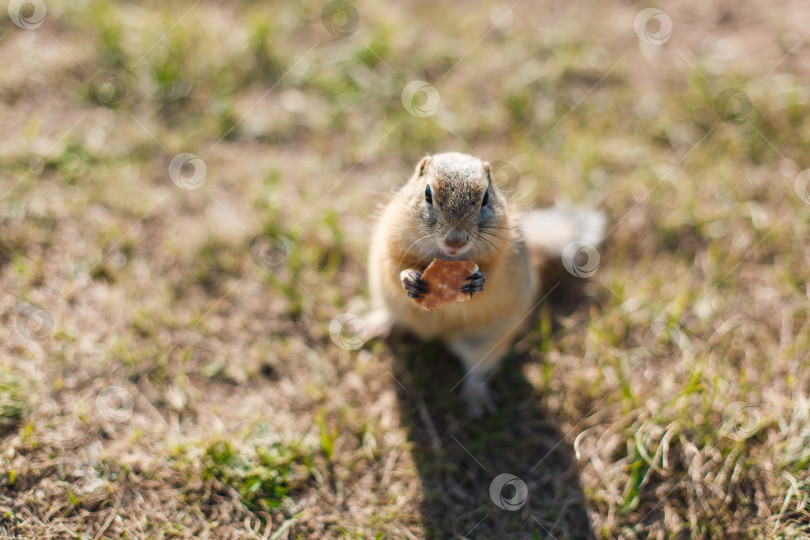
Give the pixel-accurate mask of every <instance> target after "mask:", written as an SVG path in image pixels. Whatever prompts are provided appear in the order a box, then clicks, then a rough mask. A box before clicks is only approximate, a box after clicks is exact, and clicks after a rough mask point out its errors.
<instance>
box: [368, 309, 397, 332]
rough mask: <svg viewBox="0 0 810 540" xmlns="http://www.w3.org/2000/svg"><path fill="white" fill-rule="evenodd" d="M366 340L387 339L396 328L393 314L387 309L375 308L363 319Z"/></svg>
mask: <svg viewBox="0 0 810 540" xmlns="http://www.w3.org/2000/svg"><path fill="white" fill-rule="evenodd" d="M363 322H364V323H365V325H366V339H385V338H387V337H388V335H389V334H390V333H391V330H392V329H393V327H394V321H393V320H392V319H391V314H390V313H389V312H388V310H387V309H385V308H382V307H380V308H375V309H373V310H372V311H370V312H369V313H367V314H366V315H365V316H364V317H363Z"/></svg>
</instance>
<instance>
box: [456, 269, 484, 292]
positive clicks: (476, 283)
mask: <svg viewBox="0 0 810 540" xmlns="http://www.w3.org/2000/svg"><path fill="white" fill-rule="evenodd" d="M464 280H465V281H469V283H467V284H466V285H464V286H463V287H462V288H461V292H466V293H470V294H472V293H477V292H481V291H483V290H484V283H486V282H487V277H486V276H485V275H484V273H483V272H481V271H480V270H478V271H477V272H474V273H473V274H472V275H470V276H467V277H466V278H464Z"/></svg>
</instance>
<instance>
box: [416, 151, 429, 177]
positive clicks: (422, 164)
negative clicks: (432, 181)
mask: <svg viewBox="0 0 810 540" xmlns="http://www.w3.org/2000/svg"><path fill="white" fill-rule="evenodd" d="M432 160H433V156H425V157H423V158H422V159H421V160H420V161H419V163H417V165H416V176H424V175H425V171H426V170H427V168H428V165H430V162H431V161H432Z"/></svg>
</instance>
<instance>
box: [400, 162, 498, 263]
mask: <svg viewBox="0 0 810 540" xmlns="http://www.w3.org/2000/svg"><path fill="white" fill-rule="evenodd" d="M403 191H405V195H406V197H407V200H408V203H407V206H408V215H409V216H410V217H411V218H412V219H413V220H414V221H415V223H414V225H415V227H413V229H414V233H415V234H417V235H418V237H419V238H420V239H421V242H416V243H415V244H414V246H413V247H414V248H415V249H419V253H420V255H423V256H426V257H428V258H431V257H436V258H440V259H446V260H464V259H470V260H476V258H488V257H489V256H490V255H491V254H494V252H497V251H499V249H500V247H501V242H503V241H504V240H506V239H507V238H509V228H510V225H511V224H510V223H509V218H508V216H509V212H508V208H507V203H506V199H505V197H504V196H503V194H502V193H501V191H500V190H499V189H498V187H497V186H495V185H494V184H493V183H492V172H491V168H490V165H489V163H488V162H486V161H482V160H480V159H478V158H477V157H474V156H470V155H467V154H460V153H456V152H447V153H442V154H435V155H432V156H427V157H425V158H423V159H422V160H421V161H420V162H419V164H418V165H417V166H416V170H415V171H414V175H413V177H411V179H410V180H409V181H408V183H407V184H406V186H405V189H404V190H403Z"/></svg>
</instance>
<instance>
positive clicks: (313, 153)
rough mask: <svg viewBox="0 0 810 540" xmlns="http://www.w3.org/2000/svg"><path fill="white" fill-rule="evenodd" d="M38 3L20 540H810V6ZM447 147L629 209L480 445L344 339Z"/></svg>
mask: <svg viewBox="0 0 810 540" xmlns="http://www.w3.org/2000/svg"><path fill="white" fill-rule="evenodd" d="M18 4H19V2H12V6H11V7H12V9H10V12H11V13H12V15H16V14H19V13H21V14H22V18H20V17H19V16H18V17H17V20H16V21H14V20H12V17H6V16H5V13H0V15H2V16H0V62H2V64H0V65H2V69H0V130H1V132H2V134H3V135H2V137H0V321H2V325H0V437H2V440H1V442H0V452H1V453H0V537H4V538H5V537H12V538H33V537H37V538H49V537H53V538H62V537H77V536H80V537H82V538H102V537H108V538H121V537H125V538H132V537H150V538H175V537H187V538H191V537H198V538H204V537H211V538H232V537H233V538H236V537H239V538H252V537H264V538H276V539H280V538H316V537H318V538H337V537H341V538H415V537H417V538H418V537H429V538H451V537H457V538H587V537H590V536H595V537H601V538H680V537H687V536H692V537H702V538H722V537H727V538H755V537H756V538H760V537H776V538H806V537H807V536H808V535H810V473H808V463H810V401H808V399H809V398H810V385H809V384H808V383H810V375H809V373H810V371H809V370H808V362H809V361H810V358H808V350H809V349H810V319H809V318H808V315H807V312H808V305H810V301H809V300H808V295H809V294H810V286H809V285H808V283H810V281H809V280H810V256H809V255H808V254H809V253H810V243H808V237H809V236H810V234H809V233H810V218H809V217H808V216H810V206H808V202H810V196H808V194H809V193H810V192H808V190H807V183H808V180H810V173H801V171H803V170H804V169H806V168H808V167H810V119H809V118H808V107H809V106H810V105H809V102H808V99H809V91H808V87H807V84H806V82H807V80H808V74H810V37H808V36H807V34H806V33H805V32H806V29H807V28H808V26H810V9H809V8H808V6H807V4H806V3H802V2H799V1H787V0H786V1H783V2H780V3H778V5H772V4H770V3H767V2H764V1H747V0H746V1H745V2H742V3H733V2H716V3H709V4H704V3H699V2H695V1H691V0H685V1H683V2H678V3H676V2H664V3H662V4H661V5H659V6H656V7H659V8H660V9H662V10H663V11H664V12H665V13H664V15H663V18H662V17H661V16H658V17H657V19H655V20H652V21H650V23H649V25H647V26H645V25H644V24H643V22H644V21H643V20H642V21H641V23H642V24H641V25H640V26H639V25H636V28H635V29H634V21H636V17H637V15H638V14H639V13H640V12H641V11H642V9H644V8H647V7H651V6H648V5H646V4H644V5H642V4H635V3H628V4H625V3H621V2H617V3H613V4H614V5H609V4H606V3H605V4H602V3H594V4H592V3H584V2H576V3H572V4H565V3H562V2H543V3H540V4H538V3H535V2H532V3H530V2H518V5H517V6H516V7H514V9H513V10H511V11H510V8H511V7H512V5H511V4H509V3H497V2H494V1H489V0H486V1H484V0H482V1H475V2H471V3H465V4H464V5H463V7H462V4H458V5H456V4H452V3H451V4H445V5H439V4H438V3H434V2H394V3H392V4H379V3H376V4H375V3H372V2H365V1H364V2H358V3H356V4H355V5H354V7H353V8H351V7H349V8H347V7H346V6H345V5H338V4H330V5H329V6H328V7H327V4H326V3H325V2H312V1H306V2H303V3H293V2H277V3H267V2H251V1H243V2H238V3H237V2H220V3H217V2H214V1H209V0H201V1H198V2H196V3H191V2H180V3H177V2H133V3H120V4H119V3H115V2H111V1H104V0H87V1H82V2H68V1H64V0H45V3H44V4H41V3H40V4H41V5H44V6H46V15H45V18H44V21H39V22H38V19H39V18H40V15H41V13H39V12H38V11H36V9H34V8H35V7H36V4H37V3H33V4H32V3H29V4H26V5H25V6H23V7H22V8H21V11H20V10H17V11H15V9H16V7H15V6H16V5H18ZM647 14H649V12H647ZM26 19H27V21H28V22H26ZM668 21H671V22H672V27H671V35H669V36H668V38H667V36H666V34H667V31H668V29H669V27H668V25H667V22H668ZM15 23H19V24H15ZM39 23H41V25H39ZM25 25H28V26H32V28H29V29H23V28H21V27H20V26H25ZM637 32H638V33H637ZM645 41H646V42H648V43H645ZM656 43H658V44H656ZM412 81H425V82H426V83H428V84H430V85H431V86H430V87H427V89H425V88H423V86H424V85H422V86H420V83H416V86H417V87H420V88H423V89H422V91H421V92H417V93H416V94H415V95H414V96H410V95H408V94H407V93H406V94H405V96H404V97H403V89H405V88H406V86H407V85H408V84H409V83H411V82H412ZM408 88H414V87H413V86H410V87H408ZM727 89H733V90H731V91H726V90H727ZM437 99H438V101H436V100H437ZM441 150H459V151H467V152H473V153H475V154H477V155H480V156H482V157H484V158H486V159H489V160H491V161H502V162H504V164H501V170H502V174H501V176H500V177H499V178H500V180H499V181H500V182H502V183H503V184H504V185H505V186H506V187H508V188H509V190H510V191H512V192H513V198H514V200H515V203H516V205H517V206H518V207H521V208H527V207H531V206H539V205H545V204H548V203H551V202H553V201H554V200H569V199H570V200H576V201H582V202H585V203H587V204H590V205H592V206H595V207H599V208H603V209H604V210H605V211H606V213H607V214H608V215H609V225H608V229H609V233H608V235H607V236H606V239H605V245H604V246H603V247H602V248H600V250H599V267H598V269H597V270H596V272H595V274H594V275H593V276H592V278H591V279H590V280H589V281H588V282H587V283H584V282H582V280H575V279H572V278H571V279H566V280H564V283H563V284H562V285H560V286H558V287H557V288H555V289H554V292H553V293H552V295H551V296H550V298H549V299H548V301H546V302H544V303H543V305H542V306H541V308H540V309H539V315H538V317H537V320H536V321H535V322H534V324H533V325H532V329H531V330H530V332H529V333H528V334H527V335H526V336H525V337H524V338H523V339H522V340H521V341H520V342H519V343H518V344H517V345H516V347H515V351H514V353H513V354H512V356H511V357H510V358H509V360H508V361H507V362H506V363H505V364H504V367H503V369H502V370H501V372H500V373H499V375H498V377H497V378H496V379H495V380H494V383H493V385H494V389H495V391H496V393H497V395H498V398H499V404H500V409H499V411H498V413H497V414H495V415H493V416H491V417H488V418H486V419H485V420H483V421H479V422H474V421H470V420H469V419H467V418H466V417H465V415H464V414H463V407H462V406H461V404H460V403H459V399H458V392H457V391H453V390H452V389H453V388H454V386H455V384H456V383H457V382H458V380H459V379H460V377H461V376H462V372H461V369H460V367H459V366H458V365H457V363H456V362H455V361H454V360H452V359H451V358H449V357H448V354H447V353H446V352H445V351H443V350H442V349H441V347H440V346H438V345H437V344H421V345H420V344H414V343H412V340H411V339H410V338H409V337H408V336H395V337H393V338H392V339H390V340H389V341H388V342H385V343H383V342H377V341H374V342H368V343H365V344H364V345H363V346H362V347H361V348H359V349H356V348H355V347H356V346H358V345H360V344H361V342H362V339H359V338H361V337H362V336H361V335H360V336H358V329H359V327H358V326H357V324H356V323H352V322H349V323H348V324H347V325H345V326H344V330H343V332H342V335H341V334H340V333H338V332H336V331H335V329H336V328H338V329H339V327H340V323H339V322H340V321H345V317H344V318H341V319H338V321H339V322H338V323H337V325H336V326H335V323H333V320H334V319H335V317H338V316H340V315H341V314H345V313H355V314H359V313H362V312H363V310H364V309H365V308H366V286H365V276H364V268H365V262H364V258H365V252H366V249H367V242H368V237H369V231H370V230H371V227H372V224H373V219H372V214H373V211H374V210H375V208H377V207H378V205H379V204H381V203H383V202H385V200H386V197H387V194H388V193H389V192H390V190H391V189H392V188H394V187H395V186H397V184H398V183H400V182H402V181H403V180H404V179H405V178H406V177H407V175H408V174H409V171H410V170H411V168H412V167H413V164H414V163H415V162H416V160H418V159H419V157H421V156H422V155H424V153H426V152H432V151H441ZM184 154H192V155H193V156H197V157H196V158H194V157H193V156H190V155H184ZM178 155H180V157H177V158H176V156H178ZM183 163H185V165H183ZM556 283H557V282H556V281H552V282H550V283H548V284H547V285H548V286H549V288H551V287H552V286H554V285H555V284H556ZM330 324H331V325H332V332H331V333H330ZM333 338H335V339H333ZM341 338H342V339H343V341H341ZM503 473H509V474H513V475H515V476H517V477H518V480H519V482H522V483H524V484H525V485H526V488H527V492H528V498H527V499H526V501H525V504H523V505H522V506H521V505H519V504H518V505H516V506H519V508H517V509H513V510H509V509H502V508H501V507H499V506H498V505H497V504H496V503H499V504H501V506H504V504H503V502H502V497H505V498H506V499H508V498H509V497H510V496H511V495H512V494H513V493H514V489H516V488H509V487H505V488H504V490H503V491H502V492H500V496H499V495H498V492H497V490H496V494H495V496H494V497H491V496H490V487H491V483H492V482H493V479H495V478H496V477H497V476H499V475H500V474H503ZM513 485H515V484H514V483H513ZM510 489H513V491H510Z"/></svg>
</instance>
